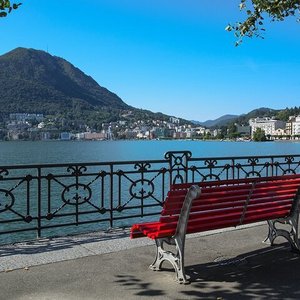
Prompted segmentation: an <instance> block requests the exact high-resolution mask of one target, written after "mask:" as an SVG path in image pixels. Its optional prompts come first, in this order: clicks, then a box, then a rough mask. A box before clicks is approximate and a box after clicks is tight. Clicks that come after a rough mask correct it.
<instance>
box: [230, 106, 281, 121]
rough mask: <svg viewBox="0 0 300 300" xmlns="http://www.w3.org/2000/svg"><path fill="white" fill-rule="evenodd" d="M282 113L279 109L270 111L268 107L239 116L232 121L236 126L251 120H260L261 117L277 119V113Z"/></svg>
mask: <svg viewBox="0 0 300 300" xmlns="http://www.w3.org/2000/svg"><path fill="white" fill-rule="evenodd" d="M280 111H282V110H281V109H272V108H268V107H261V108H257V109H254V110H251V111H250V112H248V113H247V114H243V115H240V116H239V117H238V118H236V119H235V120H234V122H236V123H238V124H243V125H245V124H247V123H248V121H249V119H251V118H261V117H273V116H275V117H277V115H278V113H279V112H280Z"/></svg>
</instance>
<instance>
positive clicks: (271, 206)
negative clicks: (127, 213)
mask: <svg viewBox="0 0 300 300" xmlns="http://www.w3.org/2000/svg"><path fill="white" fill-rule="evenodd" d="M299 200H300V175H284V176H276V177H264V178H247V179H234V180H224V181H210V182H201V183H187V184H174V185H172V186H171V189H170V191H169V192H168V195H167V197H166V200H165V203H164V207H163V209H162V211H161V216H160V219H159V221H157V222H147V223H141V224H135V225H133V226H132V228H131V232H130V236H131V238H139V237H149V238H151V239H154V240H155V243H156V258H155V260H154V262H153V264H152V265H151V266H150V268H151V269H153V270H160V268H161V265H162V263H163V261H165V260H167V261H169V262H170V263H171V264H172V265H173V267H174V269H175V272H176V278H177V281H178V282H179V283H188V280H187V279H186V275H185V270H184V244H185V236H186V234H188V233H196V232H203V231H208V230H213V229H221V228H226V227H236V226H239V225H242V224H249V223H254V222H259V221H267V222H268V225H269V234H268V237H267V238H266V240H265V242H269V243H270V244H271V245H272V244H273V242H274V239H275V238H276V237H278V236H283V237H285V238H286V239H287V240H288V241H289V243H290V245H291V247H292V249H293V250H295V251H297V252H298V253H300V246H299V240H298V219H299ZM277 222H279V223H283V224H289V225H290V226H291V230H284V229H277V228H276V227H275V223H277ZM289 229H290V228H289ZM164 243H167V244H169V245H174V246H175V247H176V251H174V253H172V252H171V251H169V250H168V251H166V250H164Z"/></svg>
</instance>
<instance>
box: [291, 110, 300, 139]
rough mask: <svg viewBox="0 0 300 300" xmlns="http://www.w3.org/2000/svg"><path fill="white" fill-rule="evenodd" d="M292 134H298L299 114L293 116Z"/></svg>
mask: <svg viewBox="0 0 300 300" xmlns="http://www.w3.org/2000/svg"><path fill="white" fill-rule="evenodd" d="M292 136H294V137H295V136H298V137H299V136H300V115H299V116H297V117H295V121H294V122H292Z"/></svg>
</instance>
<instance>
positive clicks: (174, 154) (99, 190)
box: [0, 151, 300, 242]
mask: <svg viewBox="0 0 300 300" xmlns="http://www.w3.org/2000/svg"><path fill="white" fill-rule="evenodd" d="M295 173H300V155H282V156H279V155H278V156H253V157H245V156H244V157H214V158H212V157H210V158H194V157H192V153H191V152H189V151H170V152H167V153H166V154H165V158H164V159H161V160H148V161H119V162H104V163H76V164H44V165H21V166H1V167H0V234H3V235H4V234H6V236H9V238H6V239H3V241H4V242H7V241H10V239H11V238H12V239H13V240H20V239H29V238H33V236H32V234H33V233H34V232H35V233H36V234H37V236H38V237H40V236H41V235H42V232H43V235H46V236H49V235H62V234H66V233H74V232H75V231H74V226H76V232H79V231H93V230H97V229H107V228H109V227H120V226H121V227H123V226H129V225H130V224H131V223H133V222H136V221H139V220H140V218H146V219H149V220H150V219H153V218H154V217H153V216H155V215H157V214H158V213H159V212H160V210H161V206H162V205H163V202H164V199H165V196H166V194H167V192H168V190H169V187H170V184H172V183H179V182H199V181H205V180H221V179H233V178H246V177H261V176H277V175H284V174H295ZM92 224H93V225H92ZM78 225H81V226H80V227H77V226H78ZM62 227H63V229H62Z"/></svg>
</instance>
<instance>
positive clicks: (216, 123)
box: [192, 115, 239, 127]
mask: <svg viewBox="0 0 300 300" xmlns="http://www.w3.org/2000/svg"><path fill="white" fill-rule="evenodd" d="M238 117H239V116H238V115H224V116H221V117H219V118H217V119H215V120H207V121H205V122H199V121H192V122H193V123H194V124H197V125H201V126H205V127H214V126H223V125H226V124H227V123H229V122H230V121H232V120H233V119H236V118H238Z"/></svg>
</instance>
